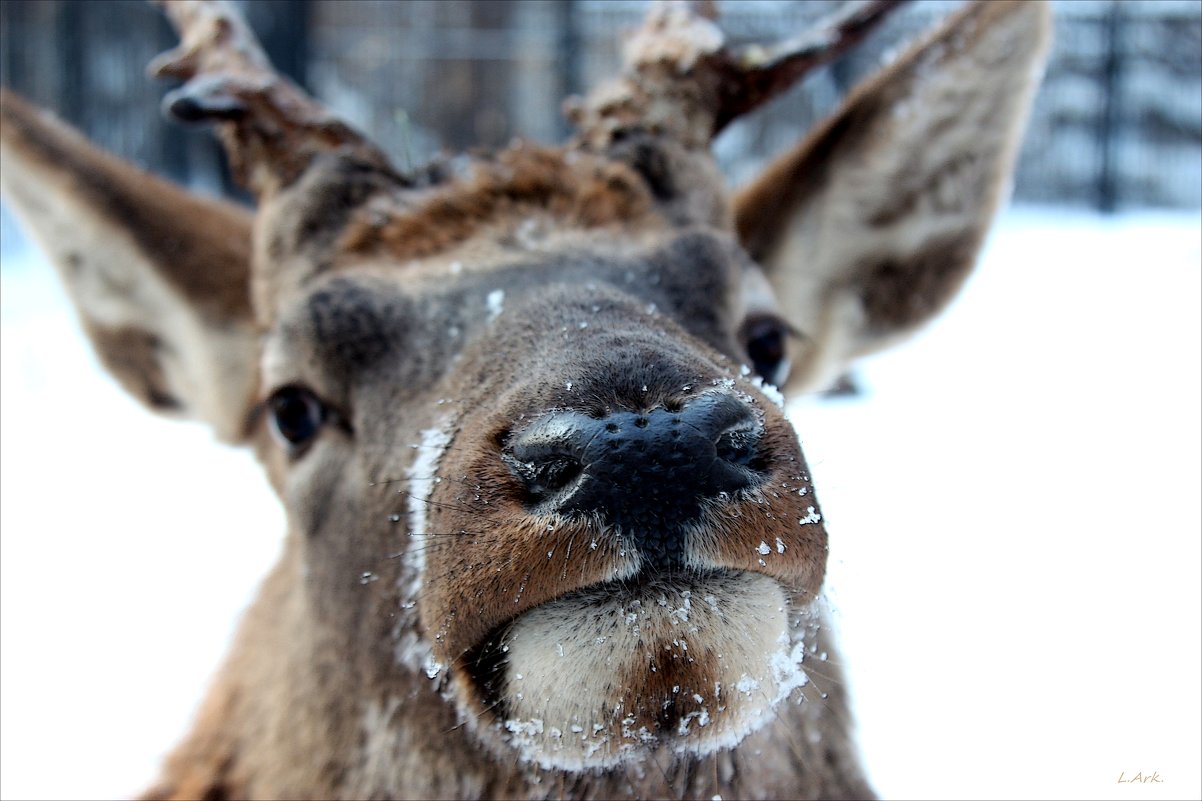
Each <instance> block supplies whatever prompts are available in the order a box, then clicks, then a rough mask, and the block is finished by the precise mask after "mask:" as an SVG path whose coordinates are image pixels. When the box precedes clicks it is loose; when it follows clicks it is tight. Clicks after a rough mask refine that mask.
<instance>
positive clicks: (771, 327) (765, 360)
mask: <svg viewBox="0 0 1202 801" xmlns="http://www.w3.org/2000/svg"><path fill="white" fill-rule="evenodd" d="M788 335H789V329H788V327H787V326H786V325H785V324H784V323H783V322H781V321H780V320H777V319H775V318H773V317H758V318H753V319H751V320H748V321H747V322H746V323H745V324H744V326H743V342H744V347H745V348H746V349H747V358H748V359H750V360H751V367H752V369H753V370H755V372H756V374H758V375H759V376H760V378H762V379H764V380H765V381H767V382H768V383H769V384H775V385H778V384H780V383H781V382H782V381H783V380H784V379H785V372H786V370H785V367H786V359H785V357H786V356H787V353H788V348H787V340H788Z"/></svg>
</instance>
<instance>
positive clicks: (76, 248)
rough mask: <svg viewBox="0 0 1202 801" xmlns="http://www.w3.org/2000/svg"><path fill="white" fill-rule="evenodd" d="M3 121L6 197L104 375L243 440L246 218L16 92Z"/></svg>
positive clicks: (254, 341)
mask: <svg viewBox="0 0 1202 801" xmlns="http://www.w3.org/2000/svg"><path fill="white" fill-rule="evenodd" d="M0 123H2V124H0V157H2V158H3V164H4V169H3V171H2V172H0V188H3V190H4V196H5V199H6V200H7V201H8V202H9V203H10V204H11V206H12V208H13V209H14V211H15V212H16V213H17V215H18V217H19V218H20V219H21V220H22V222H23V223H24V224H25V226H26V228H27V230H28V231H29V232H30V233H31V234H32V235H33V237H34V238H35V239H36V240H38V242H39V244H41V245H42V246H43V248H44V249H45V251H46V252H47V253H48V254H49V256H50V257H51V259H52V260H53V261H54V262H55V264H56V266H57V267H58V270H59V272H60V274H61V276H62V279H63V282H64V283H65V284H66V286H67V290H68V292H69V294H70V296H71V298H72V300H73V301H74V303H75V306H76V308H77V310H78V312H79V316H80V319H81V322H82V324H83V328H84V330H85V332H86V333H87V334H88V336H89V337H90V339H91V341H92V344H93V346H94V347H95V349H96V353H97V355H98V356H99V357H100V360H101V361H102V362H103V363H104V365H105V367H107V368H108V370H109V371H110V372H111V373H112V374H113V375H114V376H115V377H116V378H117V379H118V380H119V381H120V382H121V384H122V385H123V386H124V387H125V389H127V390H128V391H129V392H130V393H131V394H132V395H134V396H135V397H136V398H138V399H139V400H140V401H142V402H143V403H145V404H146V405H147V406H149V407H151V408H153V409H155V410H157V411H160V412H166V413H174V414H178V415H182V416H186V417H192V418H198V419H201V420H205V421H207V422H209V423H211V424H212V425H213V426H214V428H215V429H216V431H217V433H218V435H219V436H220V437H221V438H222V439H224V440H227V441H231V442H236V441H239V440H241V439H243V438H244V430H245V427H246V418H247V414H248V412H249V409H250V406H251V402H252V399H253V393H254V392H255V390H256V387H255V382H256V381H257V375H258V373H257V370H258V367H257V352H258V338H257V336H256V333H255V329H254V326H253V315H252V313H251V305H250V292H249V271H250V252H251V216H250V214H249V213H247V212H246V211H243V210H242V209H240V208H238V207H235V206H232V205H228V204H225V203H220V202H216V201H211V200H204V199H201V198H199V197H195V196H193V195H191V194H189V193H188V192H185V191H184V190H182V189H179V188H177V187H175V186H173V185H171V184H169V183H167V182H165V181H162V180H160V179H158V178H156V177H154V176H152V175H149V174H147V173H144V172H142V171H141V170H138V169H137V168H135V167H133V166H132V165H130V164H127V163H125V162H123V161H122V160H120V159H118V158H116V157H114V156H112V155H110V154H107V153H104V152H102V151H100V150H99V149H97V148H96V147H94V146H93V145H91V144H90V143H88V141H87V140H86V139H84V138H83V137H82V136H81V135H80V134H78V133H77V132H75V131H73V130H72V129H70V128H68V127H67V126H66V125H64V124H63V123H61V122H59V121H58V120H55V119H54V118H52V117H51V116H50V115H49V114H47V113H45V112H42V111H40V110H38V109H35V108H34V107H32V106H30V105H29V104H27V103H26V102H24V101H23V100H21V99H20V98H18V97H16V96H15V95H13V94H12V93H11V92H7V91H4V92H0Z"/></svg>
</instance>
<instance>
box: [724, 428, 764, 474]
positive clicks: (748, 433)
mask: <svg viewBox="0 0 1202 801" xmlns="http://www.w3.org/2000/svg"><path fill="white" fill-rule="evenodd" d="M759 441H760V430H759V428H758V427H756V426H754V425H747V424H744V425H739V426H733V427H731V428H728V429H727V430H725V431H723V432H722V433H721V434H719V435H718V439H717V440H716V441H715V443H714V450H715V452H716V454H717V456H718V458H719V459H722V460H723V461H726V462H730V463H731V464H736V465H739V466H741V467H752V468H754V467H755V463H756V462H758V461H759V460H758V459H757V454H758V452H759V447H758V446H759Z"/></svg>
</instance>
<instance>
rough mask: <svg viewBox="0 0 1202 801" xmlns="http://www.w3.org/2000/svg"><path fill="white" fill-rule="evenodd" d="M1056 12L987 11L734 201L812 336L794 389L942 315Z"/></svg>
mask: <svg viewBox="0 0 1202 801" xmlns="http://www.w3.org/2000/svg"><path fill="white" fill-rule="evenodd" d="M1050 29H1051V23H1050V15H1049V12H1048V8H1047V6H1046V4H1044V3H1041V2H1026V0H1005V1H1001V0H991V2H978V3H974V4H971V5H969V6H968V7H966V8H965V9H963V10H961V11H960V12H958V13H957V14H956V15H954V16H953V17H951V18H950V19H949V20H948V21H947V22H946V23H944V24H943V25H942V26H941V27H939V28H938V29H937V30H935V31H934V32H933V33H932V34H931V35H930V36H929V37H927V38H926V39H925V40H923V41H922V42H920V43H919V44H917V45H916V46H915V47H913V48H912V49H911V50H910V51H909V52H908V53H906V54H905V55H904V56H902V57H901V58H899V59H898V60H897V61H895V62H894V63H893V64H891V65H890V66H888V67H887V68H885V69H884V70H883V71H882V72H881V73H880V74H878V75H877V76H875V77H874V78H872V79H870V80H869V81H868V82H866V83H865V84H863V85H861V86H859V87H858V88H857V89H856V90H854V91H853V92H852V93H851V95H850V96H849V97H848V99H847V100H846V102H845V103H844V104H843V105H842V107H841V108H840V109H839V110H838V111H837V112H836V113H835V114H834V115H833V116H831V117H830V118H829V119H827V120H826V121H825V122H824V123H822V124H821V125H820V126H819V127H818V128H817V129H816V130H815V131H814V132H813V133H812V134H811V135H810V136H809V137H808V138H807V139H806V140H805V141H803V142H802V143H801V145H800V146H799V147H797V148H796V149H794V150H793V151H791V152H789V153H787V154H786V155H785V156H783V157H782V158H780V159H779V160H777V161H776V162H775V163H773V164H772V165H770V166H769V168H768V169H767V170H766V171H765V172H764V173H763V174H762V175H761V176H760V177H759V178H758V179H756V180H755V181H753V182H752V183H751V184H750V185H749V186H748V187H747V188H746V189H744V190H743V191H742V192H740V193H739V194H738V196H737V197H736V199H735V218H736V225H737V229H738V232H739V236H740V239H741V240H742V242H743V244H744V246H745V247H746V248H747V249H748V251H749V252H750V253H751V255H752V256H753V257H755V258H756V259H757V260H758V261H759V262H760V263H761V264H762V265H763V266H764V268H765V270H766V271H767V273H768V277H769V280H770V281H771V282H772V284H773V286H774V288H775V290H776V293H777V296H778V299H779V302H780V303H781V305H782V307H783V309H784V311H785V313H786V316H787V317H789V319H790V321H791V322H792V323H793V324H794V326H795V327H797V328H798V329H799V330H800V331H801V332H802V334H803V335H804V337H803V341H802V343H801V347H800V353H799V354H797V358H795V360H794V361H795V364H794V371H793V375H794V378H793V379H792V380H791V381H790V382H789V388H790V389H792V390H797V389H813V388H817V387H819V386H821V385H822V384H823V383H825V382H827V381H830V380H831V379H833V378H834V377H836V376H837V375H838V373H839V372H840V371H841V370H842V369H843V368H844V367H845V366H846V363H847V362H848V361H849V360H850V359H853V358H855V357H857V356H860V355H863V354H866V353H870V352H873V351H875V350H878V349H880V348H882V347H884V346H886V345H888V344H891V343H892V342H894V341H896V340H897V339H899V338H901V337H902V336H904V335H906V334H909V333H911V332H912V331H914V330H915V329H916V328H918V327H919V326H921V325H922V324H923V323H925V322H926V321H928V320H929V319H931V318H932V317H933V316H935V315H936V314H937V313H938V312H939V311H941V310H942V309H943V308H944V307H945V306H946V305H947V303H948V302H949V301H950V300H951V298H952V297H953V296H954V294H955V293H956V291H957V290H958V289H959V287H960V286H961V284H962V283H963V281H964V279H965V277H966V276H967V275H968V273H969V271H970V270H971V269H972V265H973V263H974V261H975V259H976V256H977V251H978V249H979V247H980V245H981V242H982V239H983V238H984V235H985V231H986V229H987V227H988V225H989V222H990V220H991V218H992V216H993V213H994V210H995V208H996V207H997V205H998V202H999V198H1000V197H1001V196H1002V195H1003V194H1004V191H1005V190H1006V188H1007V185H1008V180H1009V174H1010V170H1011V168H1012V166H1013V162H1014V158H1015V152H1016V150H1017V148H1018V142H1019V139H1020V138H1021V133H1022V129H1023V126H1024V123H1025V119H1026V116H1027V111H1028V108H1029V105H1030V101H1031V97H1032V95H1033V93H1034V89H1035V87H1036V85H1037V83H1038V80H1039V76H1040V74H1041V72H1042V67H1043V62H1044V56H1045V53H1046V50H1047V45H1048V41H1049V38H1050Z"/></svg>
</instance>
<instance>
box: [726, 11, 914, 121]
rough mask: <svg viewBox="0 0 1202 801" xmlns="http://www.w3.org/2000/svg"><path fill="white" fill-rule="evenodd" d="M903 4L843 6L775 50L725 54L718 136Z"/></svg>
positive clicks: (745, 49)
mask: <svg viewBox="0 0 1202 801" xmlns="http://www.w3.org/2000/svg"><path fill="white" fill-rule="evenodd" d="M901 3H902V0H859V2H850V3H845V4H844V5H842V6H841V7H840V8H839V9H838V10H837V11H836V12H835V13H833V14H831V15H830V16H829V17H827V18H826V19H825V20H823V21H822V22H820V23H819V24H818V25H816V26H815V27H813V28H811V29H809V30H807V31H804V32H803V33H801V34H800V35H798V36H795V37H793V38H792V39H787V40H785V41H783V42H780V43H778V44H776V45H773V46H770V47H767V48H765V47H763V46H761V45H748V46H745V47H742V48H739V49H737V50H724V51H723V53H722V55H721V60H722V61H723V62H725V63H720V64H719V65H717V68H718V69H719V70H722V69H725V70H726V71H727V73H728V77H727V79H726V80H724V81H723V82H722V83H721V85H720V87H721V91H722V94H721V98H720V102H719V106H718V114H717V116H716V119H715V120H714V133H715V134H717V133H718V132H719V131H721V130H722V129H723V128H725V127H726V125H727V124H728V123H730V122H731V121H732V120H734V119H735V118H736V117H739V116H741V115H743V114H746V113H747V112H749V111H751V110H752V109H754V108H756V107H758V106H760V105H762V104H763V103H766V102H767V101H769V100H771V99H772V98H774V97H776V96H777V95H779V94H781V93H782V92H784V91H785V90H787V89H788V88H789V87H790V86H792V85H793V84H794V83H795V82H796V81H797V80H798V79H799V78H801V76H803V75H805V74H806V73H807V72H809V71H810V70H812V69H814V68H815V67H818V66H821V65H822V64H825V63H827V62H829V61H832V60H834V59H835V58H836V57H837V56H839V55H840V54H841V53H843V52H844V51H846V50H848V49H849V48H851V47H853V46H854V45H856V44H857V43H858V42H860V40H862V39H863V38H864V37H865V36H866V35H867V34H868V33H869V31H871V30H872V29H873V28H875V27H876V26H877V25H878V24H879V23H880V22H881V21H882V20H883V19H884V18H885V16H886V15H887V14H888V13H889V12H890V11H892V10H893V9H894V8H896V7H897V6H898V5H900V4H901Z"/></svg>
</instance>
